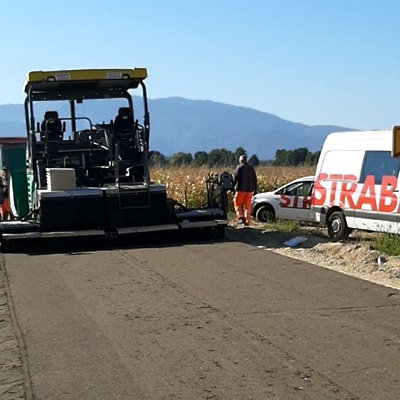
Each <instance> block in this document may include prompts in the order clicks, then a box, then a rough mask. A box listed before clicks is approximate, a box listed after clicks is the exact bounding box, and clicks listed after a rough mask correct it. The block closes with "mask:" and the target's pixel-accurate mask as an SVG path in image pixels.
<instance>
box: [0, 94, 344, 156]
mask: <svg viewBox="0 0 400 400" xmlns="http://www.w3.org/2000/svg"><path fill="white" fill-rule="evenodd" d="M135 100H136V104H137V106H136V115H137V116H141V115H142V114H143V111H142V104H141V99H140V98H136V97H135ZM83 106H84V107H82V109H81V112H82V115H84V114H83V112H85V113H86V112H87V113H88V115H90V116H91V118H92V119H93V120H94V121H96V122H101V121H107V120H108V119H110V118H112V115H111V114H109V110H107V109H105V106H106V104H105V103H102V104H100V106H99V105H97V106H93V103H92V104H89V103H87V104H84V105H83ZM46 109H48V104H47V107H46ZM149 110H150V121H151V140H150V145H151V149H152V150H157V151H159V152H161V153H162V154H164V155H166V156H169V155H171V154H173V153H176V152H179V151H182V152H185V153H192V154H194V153H195V152H196V151H207V152H208V151H210V150H212V149H216V148H226V149H228V150H231V151H234V150H235V149H236V148H238V147H244V148H245V149H246V150H247V152H248V154H249V155H252V154H257V156H258V157H259V158H260V159H261V160H266V159H272V158H274V156H275V153H276V150H278V149H286V150H293V149H296V148H299V147H307V148H308V149H309V150H310V151H313V152H314V151H318V150H319V149H320V148H321V146H322V143H323V141H324V139H325V137H326V136H327V134H328V133H330V132H333V131H345V130H352V129H350V128H344V127H339V126H334V125H321V126H308V125H304V124H301V123H296V122H291V121H287V120H284V119H282V118H279V117H277V116H276V115H273V114H269V113H265V112H261V111H257V110H254V109H251V108H246V107H238V106H232V105H229V104H223V103H216V102H213V101H208V100H187V99H184V98H180V97H170V98H165V99H154V100H149ZM44 111H45V109H44V108H43V105H41V106H40V108H38V116H39V120H40V118H41V116H42V115H43V112H44ZM107 111H108V114H109V115H107ZM113 112H114V110H113ZM63 113H64V115H65V116H66V115H67V113H66V110H62V109H61V114H60V115H61V116H63ZM24 135H25V121H24V111H23V105H20V104H5V105H0V137H4V136H24Z"/></svg>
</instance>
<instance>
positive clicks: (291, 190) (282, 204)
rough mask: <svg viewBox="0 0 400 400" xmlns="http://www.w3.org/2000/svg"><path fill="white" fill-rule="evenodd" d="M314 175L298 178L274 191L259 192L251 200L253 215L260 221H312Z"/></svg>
mask: <svg viewBox="0 0 400 400" xmlns="http://www.w3.org/2000/svg"><path fill="white" fill-rule="evenodd" d="M313 185H314V176H304V177H302V178H299V179H296V180H294V181H292V182H290V183H288V184H286V185H284V186H282V187H280V188H279V189H276V190H275V191H273V192H265V193H258V194H256V195H255V196H253V199H252V201H251V215H252V217H253V218H256V219H257V220H258V221H260V222H271V221H274V220H275V219H294V220H298V221H311V220H312V218H311V213H310V206H311V193H312V188H313Z"/></svg>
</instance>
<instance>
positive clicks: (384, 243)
mask: <svg viewBox="0 0 400 400" xmlns="http://www.w3.org/2000/svg"><path fill="white" fill-rule="evenodd" d="M372 247H373V248H374V249H375V250H378V251H380V252H382V253H385V254H387V255H388V256H399V255H400V236H399V235H395V234H393V233H381V234H379V235H378V236H377V237H376V238H374V239H373V241H372Z"/></svg>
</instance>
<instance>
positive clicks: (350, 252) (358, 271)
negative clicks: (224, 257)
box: [227, 222, 400, 290]
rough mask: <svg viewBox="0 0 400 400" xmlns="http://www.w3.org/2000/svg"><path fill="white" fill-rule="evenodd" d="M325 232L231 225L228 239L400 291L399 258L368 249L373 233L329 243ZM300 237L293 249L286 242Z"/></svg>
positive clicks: (259, 225)
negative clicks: (300, 241)
mask: <svg viewBox="0 0 400 400" xmlns="http://www.w3.org/2000/svg"><path fill="white" fill-rule="evenodd" d="M325 231H326V230H325V228H317V227H304V228H303V229H302V231H301V232H300V233H293V232H281V231H277V230H274V229H268V230H264V229H263V225H262V224H259V223H257V222H252V224H251V226H250V227H242V226H237V225H236V224H234V223H232V224H230V228H229V229H228V234H227V236H228V237H230V238H232V239H233V240H241V241H245V242H247V243H249V244H252V245H255V246H258V247H262V248H264V249H266V250H271V251H274V252H276V253H280V254H283V255H285V256H288V257H292V258H295V259H298V260H302V261H306V262H309V263H311V264H315V265H318V266H321V267H324V268H329V269H332V270H335V271H338V272H341V273H344V274H347V275H351V276H354V277H357V278H360V279H365V280H367V281H370V282H374V283H377V284H380V285H384V286H388V287H392V288H394V289H398V290H400V256H396V257H394V256H387V255H384V254H381V253H379V251H377V250H373V249H371V242H372V240H373V238H374V235H375V234H374V233H366V232H361V231H358V232H357V231H354V232H353V233H352V234H351V236H350V238H349V240H348V241H344V242H332V241H331V240H329V239H328V237H327V236H326V232H325ZM295 237H302V238H304V239H305V241H304V242H303V243H301V244H299V245H297V246H295V247H289V246H287V245H285V242H286V241H288V240H290V239H292V238H295Z"/></svg>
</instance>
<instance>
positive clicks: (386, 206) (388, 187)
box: [379, 175, 397, 212]
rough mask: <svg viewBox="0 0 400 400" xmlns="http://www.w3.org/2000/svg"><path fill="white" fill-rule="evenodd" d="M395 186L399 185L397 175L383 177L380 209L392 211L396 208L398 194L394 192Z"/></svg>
mask: <svg viewBox="0 0 400 400" xmlns="http://www.w3.org/2000/svg"><path fill="white" fill-rule="evenodd" d="M395 187H397V178H396V177H395V176H392V175H389V176H383V177H382V185H381V197H380V198H379V211H385V212H392V211H394V210H395V209H396V206H397V196H396V195H395V194H394V193H393V189H394V188H395Z"/></svg>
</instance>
